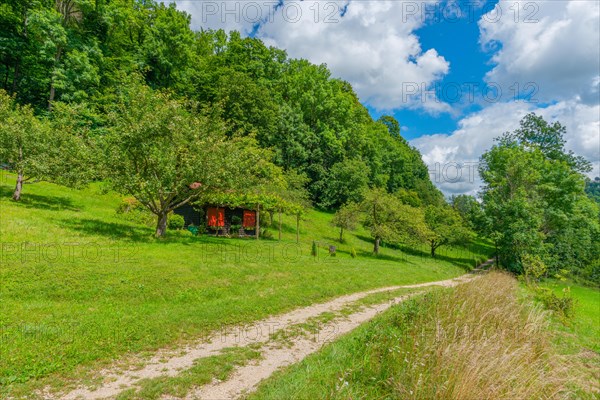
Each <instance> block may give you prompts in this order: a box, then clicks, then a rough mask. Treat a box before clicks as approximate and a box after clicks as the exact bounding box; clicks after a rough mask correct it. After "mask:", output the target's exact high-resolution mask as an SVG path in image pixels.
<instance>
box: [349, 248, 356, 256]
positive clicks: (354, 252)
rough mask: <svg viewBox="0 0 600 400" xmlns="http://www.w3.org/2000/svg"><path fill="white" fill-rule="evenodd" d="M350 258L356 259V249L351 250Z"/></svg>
mask: <svg viewBox="0 0 600 400" xmlns="http://www.w3.org/2000/svg"><path fill="white" fill-rule="evenodd" d="M350 257H352V258H356V249H355V248H354V247H353V248H351V249H350Z"/></svg>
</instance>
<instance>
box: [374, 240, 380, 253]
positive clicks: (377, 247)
mask: <svg viewBox="0 0 600 400" xmlns="http://www.w3.org/2000/svg"><path fill="white" fill-rule="evenodd" d="M380 240H381V238H380V237H376V238H375V244H374V245H373V253H375V254H379V241H380Z"/></svg>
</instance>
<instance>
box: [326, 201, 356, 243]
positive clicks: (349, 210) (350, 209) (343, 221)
mask: <svg viewBox="0 0 600 400" xmlns="http://www.w3.org/2000/svg"><path fill="white" fill-rule="evenodd" d="M360 217H361V214H360V206H359V205H358V204H356V203H348V204H344V205H343V206H342V207H341V208H340V209H339V210H337V211H336V212H335V214H334V216H333V219H332V220H331V224H332V225H333V226H335V227H337V228H340V243H342V242H343V241H344V231H345V230H346V231H351V230H354V229H356V225H357V224H358V221H359V220H360Z"/></svg>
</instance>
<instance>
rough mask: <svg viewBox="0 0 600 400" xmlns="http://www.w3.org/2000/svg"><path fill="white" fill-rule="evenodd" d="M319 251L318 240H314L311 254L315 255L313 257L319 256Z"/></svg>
mask: <svg viewBox="0 0 600 400" xmlns="http://www.w3.org/2000/svg"><path fill="white" fill-rule="evenodd" d="M317 252H318V249H317V242H315V241H314V240H313V242H312V246H311V248H310V255H311V256H313V257H316V256H317Z"/></svg>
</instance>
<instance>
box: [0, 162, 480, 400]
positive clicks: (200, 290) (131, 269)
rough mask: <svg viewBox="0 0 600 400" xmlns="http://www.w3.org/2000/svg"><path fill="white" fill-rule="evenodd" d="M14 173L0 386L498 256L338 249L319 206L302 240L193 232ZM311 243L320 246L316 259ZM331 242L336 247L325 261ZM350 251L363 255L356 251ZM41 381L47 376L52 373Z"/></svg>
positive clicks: (6, 225)
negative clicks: (139, 219)
mask: <svg viewBox="0 0 600 400" xmlns="http://www.w3.org/2000/svg"><path fill="white" fill-rule="evenodd" d="M13 179H14V177H13V176H12V175H9V174H7V173H5V172H2V175H0V180H1V184H0V217H1V224H0V234H1V238H0V240H1V242H2V264H1V267H0V284H1V286H0V305H1V310H2V312H1V313H0V335H1V336H0V337H1V339H2V340H1V341H0V387H1V389H0V393H3V394H7V393H11V392H12V391H14V390H16V389H17V388H21V389H20V390H23V388H30V387H32V386H36V385H41V384H42V383H47V382H51V383H52V384H57V383H58V382H59V381H60V379H57V378H59V377H63V378H69V377H72V376H74V375H76V374H81V373H82V370H84V369H87V368H88V367H93V366H98V365H99V364H102V363H104V362H109V361H111V360H114V359H116V358H118V357H121V356H123V355H124V354H126V353H128V352H141V351H144V350H151V349H156V348H159V347H163V346H168V345H173V344H176V343H182V342H184V341H186V340H189V339H192V338H197V337H199V336H201V335H203V334H206V333H208V332H210V331H214V330H216V329H219V327H221V326H222V324H233V323H240V322H245V321H253V320H257V319H260V318H262V317H265V316H267V315H269V314H275V313H281V312H283V311H285V310H289V309H292V308H295V307H299V306H302V305H308V304H311V303H314V302H318V301H322V300H325V299H327V298H331V297H334V296H338V295H340V294H343V293H348V292H354V291H359V290H365V289H369V288H374V287H380V286H386V285H394V284H407V283H415V282H423V281H430V280H439V279H445V278H449V277H453V276H457V275H460V274H461V273H463V272H464V271H465V269H468V268H469V267H470V266H472V265H473V264H474V262H475V259H479V260H482V259H485V258H486V257H487V256H488V255H489V253H490V252H491V249H490V247H488V246H486V245H485V244H481V243H479V244H477V245H476V246H473V249H451V250H448V251H446V252H445V253H444V252H441V255H440V257H439V258H438V259H435V260H433V259H431V258H429V257H428V256H427V251H426V249H422V250H423V251H419V249H413V250H411V251H410V253H407V252H402V251H400V250H398V249H392V248H384V249H383V251H382V255H381V256H380V257H378V258H374V257H372V256H371V255H370V252H371V247H372V244H371V242H370V240H369V235H368V233H367V232H365V231H363V230H359V231H357V232H355V233H349V234H348V235H347V241H348V242H347V243H346V244H342V245H340V244H338V243H336V242H335V240H334V238H336V237H337V234H338V233H337V231H336V230H335V229H334V228H332V227H330V226H329V220H330V219H331V215H329V214H326V213H322V212H318V211H312V212H310V213H309V214H308V215H307V217H306V220H304V221H302V225H301V236H300V238H301V240H300V243H299V244H296V243H295V230H294V229H295V220H294V219H293V218H286V219H285V220H284V222H285V225H284V235H283V240H282V241H281V242H278V241H276V240H261V241H259V242H256V241H254V240H250V239H245V240H244V239H225V238H214V237H207V236H199V237H194V236H192V235H191V234H189V233H188V232H186V231H179V232H178V231H175V232H170V233H169V235H168V237H167V238H166V239H163V240H157V239H154V238H153V237H152V234H153V229H152V227H148V226H145V225H142V224H136V223H133V222H128V221H126V220H123V218H122V216H120V215H118V214H117V213H116V211H115V210H116V208H117V206H118V205H119V204H120V201H121V199H120V197H119V196H118V195H116V194H114V193H106V194H103V192H102V187H101V186H100V185H94V186H92V187H90V188H87V189H84V190H73V189H69V188H65V187H62V186H58V185H54V184H48V183H43V182H39V183H34V184H28V185H26V186H25V188H24V194H23V200H22V201H21V202H20V203H15V202H13V201H11V200H10V192H11V190H12V187H13V182H14V180H13ZM313 240H316V241H318V242H319V243H320V248H321V249H322V250H321V251H320V254H319V256H318V257H317V258H313V257H311V256H310V247H311V243H312V241H313ZM329 244H335V245H338V246H339V252H338V256H337V257H329V256H328V254H327V251H326V250H325V249H326V248H327V246H328V245H329ZM351 246H352V247H354V248H355V249H356V251H357V253H358V257H357V258H355V259H353V258H351V257H350V255H349V250H350V247H351ZM42 378H46V379H43V380H42Z"/></svg>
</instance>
